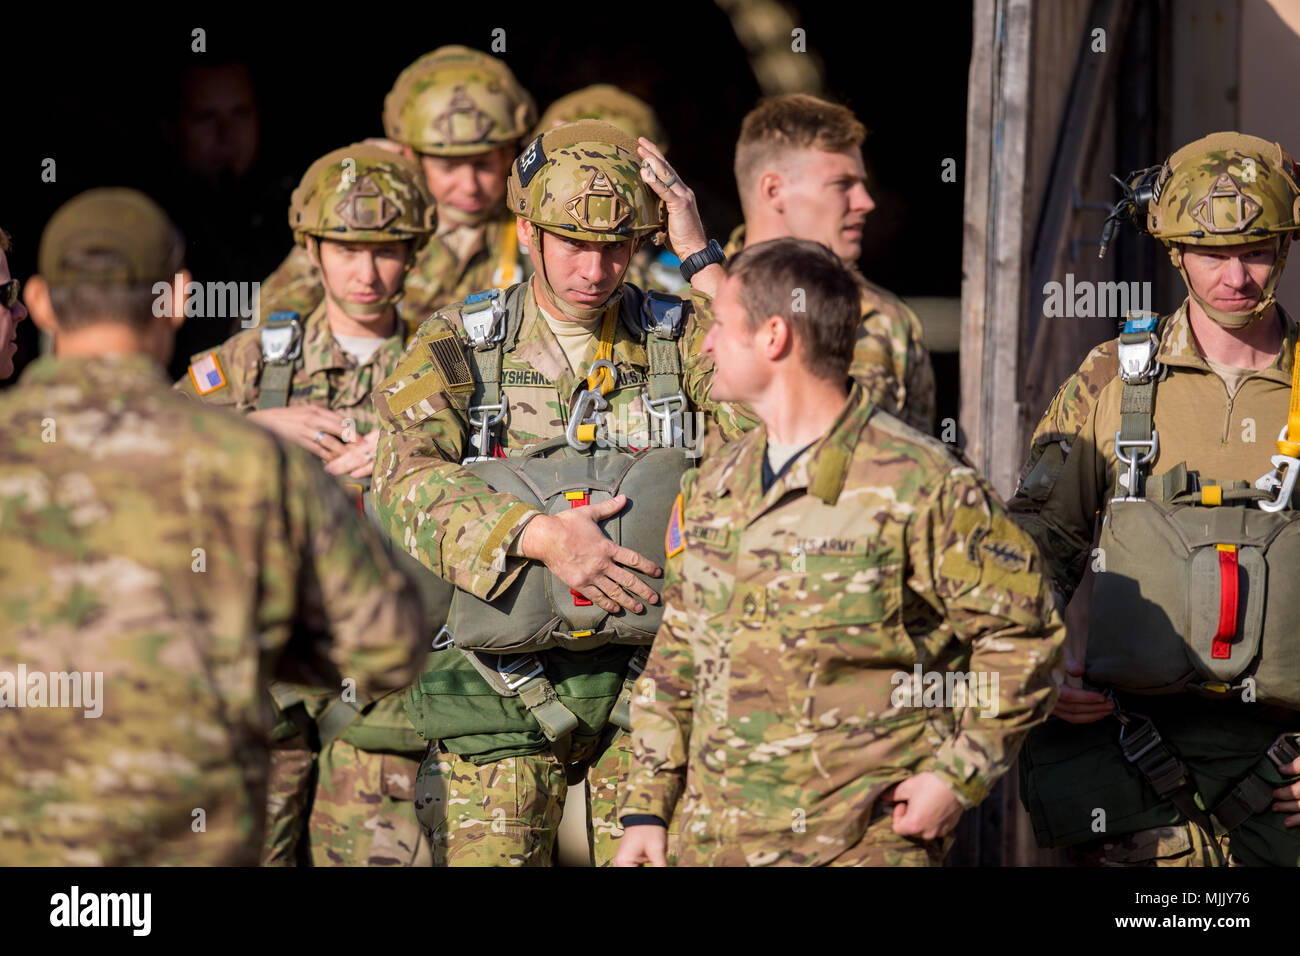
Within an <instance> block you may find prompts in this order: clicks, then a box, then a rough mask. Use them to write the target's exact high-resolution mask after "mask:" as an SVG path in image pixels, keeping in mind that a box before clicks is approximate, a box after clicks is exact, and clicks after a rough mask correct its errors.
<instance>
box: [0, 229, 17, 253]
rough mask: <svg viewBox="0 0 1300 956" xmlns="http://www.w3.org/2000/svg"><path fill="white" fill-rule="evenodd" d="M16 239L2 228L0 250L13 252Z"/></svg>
mask: <svg viewBox="0 0 1300 956" xmlns="http://www.w3.org/2000/svg"><path fill="white" fill-rule="evenodd" d="M13 251H14V241H13V240H12V239H10V238H9V233H7V232H5V231H4V230H3V229H0V252H13Z"/></svg>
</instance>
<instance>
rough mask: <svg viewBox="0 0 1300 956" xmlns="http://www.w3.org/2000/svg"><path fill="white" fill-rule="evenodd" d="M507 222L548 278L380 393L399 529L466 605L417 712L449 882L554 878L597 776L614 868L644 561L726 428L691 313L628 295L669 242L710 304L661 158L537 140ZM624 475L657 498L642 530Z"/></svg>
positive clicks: (410, 366)
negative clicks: (572, 818)
mask: <svg viewBox="0 0 1300 956" xmlns="http://www.w3.org/2000/svg"><path fill="white" fill-rule="evenodd" d="M661 200H662V202H661ZM509 203H510V208H511V209H512V210H514V211H515V212H516V213H517V214H518V216H519V220H518V227H517V228H518V231H519V237H520V240H521V244H522V245H525V246H527V247H528V250H529V254H530V256H532V261H533V267H534V269H535V270H536V271H535V272H534V274H533V277H532V279H531V280H530V281H529V282H526V283H519V284H516V285H513V286H511V287H510V288H509V289H507V290H505V291H504V292H500V291H498V290H490V291H487V292H484V293H481V294H478V295H475V296H471V297H470V299H469V300H468V301H466V302H465V303H464V304H462V305H460V306H457V307H454V308H449V309H445V310H443V311H442V312H440V313H439V314H438V315H436V316H434V317H433V318H431V319H429V320H428V321H427V322H425V323H424V324H423V325H422V326H421V327H420V330H419V333H418V335H417V337H416V339H415V340H414V341H413V342H412V343H411V345H410V346H409V347H408V348H407V352H406V355H405V357H404V358H403V360H402V363H401V365H400V366H399V367H398V370H397V372H396V373H394V375H393V376H392V378H390V379H389V380H388V381H386V382H384V383H383V384H382V385H381V386H380V387H379V390H378V391H377V392H376V393H375V410H376V412H377V413H378V414H379V416H380V419H381V420H382V422H383V426H382V428H383V433H382V435H381V437H380V440H379V450H378V453H377V456H376V459H375V476H374V487H375V501H376V505H377V506H378V508H379V512H380V515H381V516H382V518H383V519H384V521H385V522H386V523H387V526H388V528H389V530H390V531H391V533H392V535H393V537H394V538H395V539H396V540H397V541H398V542H400V543H401V545H402V546H403V547H405V548H407V549H408V550H409V551H410V553H411V554H412V555H414V556H416V557H418V558H419V559H420V561H421V562H422V563H424V564H425V565H426V566H427V567H428V568H429V569H430V570H431V571H432V572H434V573H436V574H438V575H440V576H442V577H443V578H445V579H446V580H449V581H451V582H452V583H453V584H455V585H456V586H457V592H456V598H455V601H454V603H453V605H452V612H451V618H450V620H449V624H448V628H447V630H446V631H445V632H444V633H442V634H440V635H439V638H438V640H437V641H436V642H435V645H434V646H435V648H439V647H440V648H445V649H441V650H436V651H435V653H434V654H433V655H432V656H431V657H430V660H429V666H428V668H427V669H426V670H425V672H424V673H423V674H422V675H421V677H420V680H419V682H418V684H417V685H416V687H415V688H414V689H413V691H412V693H411V695H410V697H409V698H408V702H407V703H408V706H407V713H408V714H409V715H410V717H411V722H412V723H413V724H414V725H415V726H416V728H417V729H419V731H420V732H421V734H422V735H423V736H425V737H426V738H427V739H429V741H430V747H429V751H428V754H427V755H426V757H425V760H424V763H423V764H422V765H421V767H420V778H419V780H418V781H417V784H416V809H417V812H418V813H419V815H420V819H421V821H423V822H424V823H425V825H426V826H427V827H428V829H429V830H430V831H431V833H432V835H433V839H434V845H435V852H436V853H438V854H439V855H440V858H445V859H446V861H447V862H448V863H449V864H452V865H475V864H480V865H492V864H501V865H549V864H550V863H551V860H552V851H553V849H554V845H555V833H556V828H557V826H558V824H559V822H560V817H561V813H562V811H563V807H564V801H565V799H566V794H567V792H568V784H569V783H570V782H576V781H577V780H580V779H582V778H583V777H584V776H586V777H587V780H588V783H589V785H590V787H591V791H590V792H591V801H590V816H589V818H588V826H589V832H591V834H592V847H593V849H592V857H593V860H594V861H597V862H600V863H607V862H608V861H609V860H610V859H611V858H612V856H613V847H612V843H613V841H614V840H616V839H617V838H618V836H619V835H620V834H621V830H620V829H619V827H618V823H617V820H616V819H615V818H614V799H615V796H616V793H617V788H618V786H619V785H620V784H621V782H622V781H624V779H625V776H626V769H627V766H628V760H629V758H630V753H629V751H628V748H627V738H626V735H625V734H624V733H623V732H622V731H623V730H625V729H626V727H627V711H626V707H627V697H628V695H629V694H630V692H631V681H632V678H633V677H635V675H636V674H637V673H638V672H639V670H640V666H641V663H642V661H643V660H644V650H643V647H644V645H646V644H648V643H649V642H650V640H651V639H653V636H654V630H655V627H657V623H656V624H655V625H654V626H650V627H646V626H645V624H646V621H647V617H646V615H648V614H649V613H650V611H649V609H648V608H647V605H648V604H649V605H653V604H656V603H657V602H658V595H657V594H656V592H655V590H654V589H653V588H652V587H651V585H650V582H651V581H652V580H653V578H654V577H656V576H657V575H658V574H659V573H660V569H659V566H658V564H656V563H655V561H653V560H651V559H650V558H649V557H647V556H646V552H647V551H650V550H652V549H653V547H659V546H662V541H663V527H664V523H665V522H666V518H667V509H668V504H669V503H670V501H671V490H672V489H673V488H675V487H676V482H677V478H678V476H680V474H681V472H682V471H683V470H684V469H685V468H686V467H687V466H688V465H689V461H688V460H687V459H688V455H687V451H688V450H690V449H691V448H692V446H694V447H698V442H699V429H700V427H701V425H700V423H701V420H702V419H703V418H704V415H703V414H702V412H703V411H708V412H710V413H712V412H714V409H713V408H712V406H710V405H709V404H708V403H707V400H706V397H707V394H708V380H707V377H706V376H704V375H703V374H702V373H701V372H700V370H699V368H698V362H697V361H696V357H695V356H693V355H691V354H690V353H689V352H688V351H687V350H686V343H687V342H688V341H690V337H689V331H688V324H689V323H691V322H692V321H693V310H692V304H691V303H690V302H685V301H683V300H681V299H679V298H677V297H675V296H663V295H658V294H654V293H644V292H643V291H642V290H640V289H638V288H636V287H634V286H631V285H627V284H626V283H625V282H624V279H625V276H626V270H627V264H628V261H629V260H630V259H631V257H632V254H633V252H634V251H635V247H636V245H637V243H638V242H640V241H644V239H645V238H646V237H648V236H650V235H652V234H653V233H655V232H658V231H659V230H661V229H664V228H666V229H667V233H668V241H669V244H670V245H671V247H672V248H673V250H674V251H675V252H677V253H678V254H680V255H682V256H683V262H684V265H683V269H684V270H686V272H687V273H688V275H687V278H689V279H690V280H691V281H692V283H693V285H694V288H695V290H696V291H697V292H699V293H700V296H699V300H698V303H697V304H699V305H703V303H704V302H705V301H706V299H707V296H708V295H709V294H710V293H711V292H712V290H713V288H714V283H715V282H716V280H717V278H718V275H719V273H720V271H721V270H720V269H719V268H718V267H717V265H716V263H717V262H718V261H720V259H721V249H720V248H719V247H718V244H717V243H716V242H712V243H706V237H705V235H704V227H703V225H702V224H701V223H700V220H699V215H698V213H697V211H696V207H695V197H694V194H693V193H692V192H691V191H690V190H689V189H688V188H686V186H685V185H684V184H683V183H682V182H681V180H680V179H678V177H677V175H676V173H674V172H673V171H672V169H671V167H669V166H668V164H667V162H666V161H665V160H664V158H663V156H662V155H661V154H660V153H659V152H658V150H657V149H656V148H655V147H654V146H653V145H652V144H648V141H645V140H642V141H641V144H640V145H638V143H637V141H636V140H634V139H632V138H631V137H629V136H628V135H627V134H625V133H623V132H622V131H620V130H618V129H616V128H615V127H613V126H611V125H609V124H608V123H601V122H597V121H593V120H584V121H582V122H579V123H570V124H567V125H564V126H560V127H557V128H555V129H552V130H550V131H548V132H546V133H545V134H543V135H542V136H540V137H538V138H536V139H534V140H533V141H532V142H531V143H530V144H529V146H528V148H527V149H525V150H524V151H523V153H522V154H521V155H520V156H519V158H518V159H517V160H516V161H515V163H514V166H513V168H512V171H511V174H510V187H509ZM665 203H666V206H667V221H666V223H665V221H664V218H665V213H664V204H665ZM696 410H701V412H699V413H697V412H696ZM718 414H720V415H725V412H724V411H719V412H718ZM722 424H726V425H727V426H728V428H729V434H731V435H734V434H737V433H738V429H736V428H735V427H734V426H732V425H730V424H729V423H727V422H725V421H724V422H723V423H722ZM707 427H708V428H710V429H712V428H714V427H721V426H720V424H719V423H718V422H717V421H716V420H713V419H712V418H711V419H710V422H709V424H708V426H707ZM652 446H653V447H652ZM633 450H634V451H633ZM525 451H527V452H528V453H529V457H527V458H526V457H524V454H523V453H524V452H525ZM640 452H645V453H646V456H647V457H638V455H639V453H640ZM648 456H658V457H653V458H652V457H648ZM611 464H612V468H611ZM512 466H516V467H512ZM624 466H626V467H624ZM485 474H487V475H489V477H491V482H490V481H489V480H488V477H485ZM633 474H635V481H633V479H632V478H631V477H629V476H632V475H633ZM625 478H626V479H627V480H628V481H629V482H630V483H632V484H634V485H636V486H637V487H638V488H639V489H643V490H644V492H645V494H646V496H647V497H646V500H645V501H639V500H633V501H632V506H631V507H630V508H627V509H626V514H624V513H623V512H624V509H625V505H627V504H628V502H629V500H631V499H633V497H634V495H633V494H632V493H624V492H620V491H618V489H619V488H620V487H622V484H621V483H622V481H623V480H624V479H625ZM656 489H657V490H658V493H659V495H660V497H662V498H663V510H662V512H660V513H656V512H655V510H654V508H653V506H652V504H651V503H650V502H651V501H652V500H653V499H654V497H655V494H656ZM664 492H668V494H667V496H666V497H664V495H663V493H664ZM640 493H641V491H637V492H636V493H635V494H638V495H639V494H640ZM615 515H618V517H617V518H615V517H614V516H615ZM600 522H606V524H605V527H607V528H609V529H610V532H611V534H612V535H614V536H616V537H617V540H618V541H622V542H624V545H623V546H620V545H619V544H617V543H616V541H615V540H611V538H610V537H609V536H607V535H606V534H605V533H604V531H602V526H601V524H600ZM627 542H633V543H635V544H636V547H633V546H632V545H630V544H627ZM643 602H645V603H643ZM655 610H656V611H657V610H658V609H657V608H655ZM584 622H585V623H584ZM453 644H454V646H453ZM638 645H640V646H638Z"/></svg>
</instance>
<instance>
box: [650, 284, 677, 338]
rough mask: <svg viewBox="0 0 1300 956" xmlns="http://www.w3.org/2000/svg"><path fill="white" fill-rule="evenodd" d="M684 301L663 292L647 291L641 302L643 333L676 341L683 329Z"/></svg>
mask: <svg viewBox="0 0 1300 956" xmlns="http://www.w3.org/2000/svg"><path fill="white" fill-rule="evenodd" d="M682 306H683V303H682V300H681V299H679V298H678V297H677V296H674V295H668V294H666V293H663V292H656V291H653V290H647V291H646V294H645V298H644V299H642V300H641V315H640V319H641V331H643V332H645V333H646V334H647V335H655V336H658V337H659V338H661V339H675V338H677V336H678V334H679V333H678V329H679V328H680V327H681V322H682V313H683V308H682Z"/></svg>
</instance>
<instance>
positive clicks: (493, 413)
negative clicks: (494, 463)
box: [461, 395, 510, 465]
mask: <svg viewBox="0 0 1300 956" xmlns="http://www.w3.org/2000/svg"><path fill="white" fill-rule="evenodd" d="M509 407H510V400H509V399H507V398H506V396H505V395H502V396H501V401H499V402H497V403H496V404H495V405H471V406H470V407H469V412H468V417H469V423H470V425H471V426H473V427H474V428H475V429H477V430H478V435H477V437H475V439H474V445H475V447H476V448H477V449H478V454H477V455H471V456H470V457H468V458H466V459H464V460H463V461H461V464H462V465H468V464H469V463H470V462H472V461H490V460H491V459H492V455H491V454H490V449H489V447H488V445H489V442H490V440H491V437H492V426H494V425H499V424H500V423H501V420H502V419H503V418H505V417H506V410H507V409H508V408H509Z"/></svg>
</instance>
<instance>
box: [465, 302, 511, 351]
mask: <svg viewBox="0 0 1300 956" xmlns="http://www.w3.org/2000/svg"><path fill="white" fill-rule="evenodd" d="M471 306H472V307H471ZM460 322H461V326H462V327H463V328H464V329H465V334H466V335H467V336H469V342H470V345H472V346H474V348H476V349H487V348H491V347H492V346H495V345H498V344H500V343H501V342H503V341H505V337H506V309H505V305H504V304H503V303H502V301H501V290H500V289H488V290H487V291H486V292H475V293H474V294H473V295H471V296H470V297H469V298H468V299H466V300H465V305H464V306H462V307H461V310H460Z"/></svg>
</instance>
